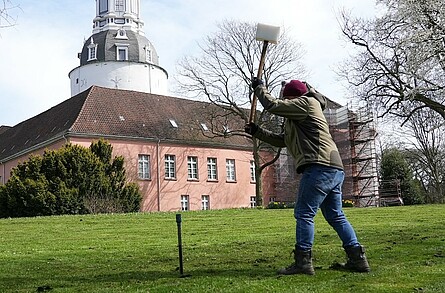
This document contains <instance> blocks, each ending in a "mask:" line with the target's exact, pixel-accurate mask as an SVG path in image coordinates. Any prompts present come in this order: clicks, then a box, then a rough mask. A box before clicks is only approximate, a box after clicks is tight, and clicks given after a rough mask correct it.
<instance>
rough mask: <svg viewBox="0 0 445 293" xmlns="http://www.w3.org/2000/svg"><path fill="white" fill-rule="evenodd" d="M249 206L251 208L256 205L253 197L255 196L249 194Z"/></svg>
mask: <svg viewBox="0 0 445 293" xmlns="http://www.w3.org/2000/svg"><path fill="white" fill-rule="evenodd" d="M250 207H251V208H254V207H256V199H255V196H251V197H250Z"/></svg>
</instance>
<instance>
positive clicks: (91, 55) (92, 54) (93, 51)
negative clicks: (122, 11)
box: [87, 37, 97, 61]
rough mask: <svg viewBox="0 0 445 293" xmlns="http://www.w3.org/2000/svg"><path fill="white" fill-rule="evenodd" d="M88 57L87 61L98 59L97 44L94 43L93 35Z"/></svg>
mask: <svg viewBox="0 0 445 293" xmlns="http://www.w3.org/2000/svg"><path fill="white" fill-rule="evenodd" d="M87 48H88V58H87V61H91V60H96V59H97V44H95V43H94V40H93V37H91V39H90V44H89V45H88V47H87Z"/></svg>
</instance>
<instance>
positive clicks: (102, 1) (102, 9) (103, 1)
mask: <svg viewBox="0 0 445 293" xmlns="http://www.w3.org/2000/svg"><path fill="white" fill-rule="evenodd" d="M107 12H108V0H99V14H100V15H102V14H104V13H107Z"/></svg>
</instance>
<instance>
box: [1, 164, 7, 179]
mask: <svg viewBox="0 0 445 293" xmlns="http://www.w3.org/2000/svg"><path fill="white" fill-rule="evenodd" d="M0 165H1V166H2V167H3V172H2V176H1V178H2V181H1V182H0V184H5V174H6V164H5V162H0Z"/></svg>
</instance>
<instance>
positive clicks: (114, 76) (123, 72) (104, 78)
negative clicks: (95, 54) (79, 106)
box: [69, 61, 168, 96]
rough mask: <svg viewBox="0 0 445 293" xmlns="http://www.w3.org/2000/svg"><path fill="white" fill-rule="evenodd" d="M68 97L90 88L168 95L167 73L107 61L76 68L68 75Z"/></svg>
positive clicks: (134, 64) (128, 63) (157, 69)
mask: <svg viewBox="0 0 445 293" xmlns="http://www.w3.org/2000/svg"><path fill="white" fill-rule="evenodd" d="M69 78H70V82H71V96H75V95H77V94H78V93H81V92H83V91H85V90H86V89H88V88H89V87H91V86H92V85H97V86H102V87H107V88H118V89H123V90H133V91H138V92H144V93H152V94H158V95H167V94H168V83H167V79H168V76H167V73H166V72H165V71H164V70H163V69H161V68H160V67H157V66H155V65H151V64H144V63H135V62H128V61H107V62H97V63H90V64H86V65H83V66H79V67H77V68H75V69H73V70H72V71H71V72H70V73H69Z"/></svg>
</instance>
